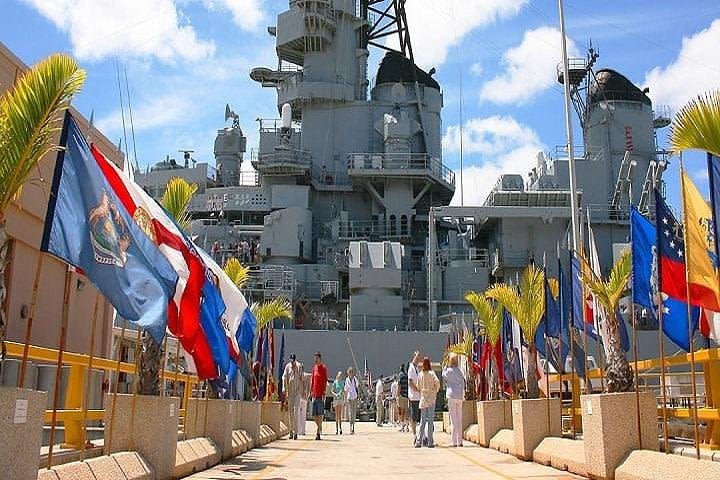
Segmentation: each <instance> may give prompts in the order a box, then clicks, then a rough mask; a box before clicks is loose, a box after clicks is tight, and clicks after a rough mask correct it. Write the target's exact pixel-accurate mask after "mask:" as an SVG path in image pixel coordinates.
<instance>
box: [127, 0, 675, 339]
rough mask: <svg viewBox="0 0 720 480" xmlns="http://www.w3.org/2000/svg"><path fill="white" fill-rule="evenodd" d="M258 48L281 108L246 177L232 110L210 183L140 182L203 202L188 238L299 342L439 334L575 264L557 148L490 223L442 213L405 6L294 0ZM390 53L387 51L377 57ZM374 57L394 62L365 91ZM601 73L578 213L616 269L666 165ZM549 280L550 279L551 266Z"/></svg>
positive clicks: (433, 101)
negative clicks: (273, 303)
mask: <svg viewBox="0 0 720 480" xmlns="http://www.w3.org/2000/svg"><path fill="white" fill-rule="evenodd" d="M268 32H269V33H270V35H271V36H273V37H274V38H275V42H276V52H277V56H278V64H277V66H276V67H275V68H267V67H257V68H254V69H252V71H251V72H250V77H251V78H252V79H253V80H255V81H257V82H258V83H260V84H261V86H263V87H267V88H274V89H275V90H276V92H277V108H278V113H279V116H280V118H278V119H269V120H268V119H259V120H258V126H259V144H258V146H257V147H255V148H251V150H250V162H251V163H252V166H253V167H254V169H255V172H252V173H251V174H247V173H246V172H244V171H243V169H242V168H241V162H242V161H243V157H244V154H245V153H246V152H247V148H246V137H245V135H244V134H243V132H242V130H241V128H240V126H239V122H238V116H237V115H236V114H235V113H234V112H233V111H232V110H231V109H230V108H229V107H228V108H227V109H226V115H225V117H226V120H232V125H231V126H228V127H226V128H223V129H221V130H219V131H218V135H217V138H216V140H215V148H214V151H215V157H216V167H217V168H216V169H213V168H212V167H210V166H209V165H207V164H204V163H201V164H197V165H190V162H192V158H191V156H190V155H189V154H188V153H186V154H185V161H184V162H182V165H181V164H178V162H175V161H172V160H170V159H168V160H166V161H164V162H161V163H160V164H158V165H156V166H155V167H154V168H153V169H152V170H151V171H148V172H146V173H144V174H138V175H137V176H136V181H138V182H139V183H140V184H141V185H143V186H144V187H145V188H147V189H148V191H149V192H150V193H151V194H153V195H155V196H158V197H159V196H160V195H161V194H162V191H163V188H164V185H165V183H166V182H167V180H168V179H169V178H171V177H173V176H183V177H184V178H186V179H187V180H189V181H192V182H195V183H197V184H198V185H199V193H198V195H197V198H196V199H195V201H194V204H193V205H192V210H193V217H194V218H195V221H194V222H193V235H194V236H196V241H197V242H198V243H199V244H200V245H203V246H204V247H205V249H206V250H208V251H211V252H212V253H213V254H214V255H216V256H219V257H220V258H219V260H221V261H222V257H227V256H228V255H238V256H242V255H243V253H242V249H243V243H244V242H246V243H248V244H250V245H251V252H252V253H251V255H249V256H248V255H247V254H245V255H244V258H246V259H249V261H250V263H251V266H252V274H251V281H250V284H249V286H248V290H247V294H248V296H249V297H251V298H252V299H254V300H257V299H261V298H264V297H272V296H275V295H285V296H287V297H289V298H292V300H293V303H294V305H295V318H296V323H295V326H296V328H341V329H345V328H347V329H352V330H370V329H378V330H394V329H397V330H425V329H433V330H436V329H438V328H440V326H441V324H442V323H443V322H446V321H447V320H448V319H452V318H453V317H455V316H457V315H458V314H460V315H462V314H463V312H469V310H468V306H467V305H466V304H465V302H464V300H463V295H464V293H465V292H466V291H467V290H470V289H473V290H483V289H485V288H486V287H487V286H488V285H489V284H491V283H493V282H496V281H500V280H513V279H514V277H515V275H516V273H517V272H518V271H519V270H520V269H521V268H523V267H524V266H525V265H527V264H528V263H530V262H535V263H541V262H542V261H543V254H544V253H548V252H555V251H556V249H557V248H558V245H560V246H561V247H563V248H567V245H566V241H565V239H566V233H567V230H568V224H569V219H570V192H569V178H568V160H567V155H566V153H565V151H566V149H564V148H557V149H555V150H554V151H553V152H550V154H545V153H543V152H539V153H538V156H537V166H536V167H535V168H533V169H532V171H530V172H517V173H513V174H504V175H502V176H501V177H500V179H499V180H498V182H497V184H496V186H495V187H494V188H493V190H492V192H491V193H490V195H489V196H488V198H487V200H486V201H485V204H484V205H482V206H465V207H450V206H449V203H450V200H451V199H452V197H453V194H454V192H455V175H454V173H453V171H452V170H450V169H449V168H448V167H447V166H445V165H444V164H443V161H442V151H441V136H442V126H441V110H442V107H443V94H442V91H441V88H440V85H439V84H438V82H437V81H436V80H435V79H434V78H433V76H432V74H433V73H434V69H431V70H430V71H429V72H425V71H423V70H422V69H420V68H418V67H417V66H415V64H414V61H413V53H412V45H411V43H410V38H409V33H408V28H407V22H406V19H405V12H404V2H402V1H401V2H394V1H373V0H360V1H359V3H357V4H356V2H355V1H354V0H291V1H290V2H289V6H288V9H287V10H285V11H284V12H281V13H280V14H279V15H278V17H277V23H276V26H273V27H269V28H268ZM391 35H392V36H395V37H396V38H397V40H398V44H399V45H400V46H399V48H398V49H397V50H393V49H390V48H389V47H387V45H385V44H384V43H382V42H384V40H383V39H384V37H387V36H391ZM373 47H380V48H383V49H385V50H387V52H386V54H385V56H384V57H383V59H382V61H381V62H380V65H379V68H378V70H377V72H376V74H375V75H374V81H373V82H370V81H369V75H368V72H367V68H368V67H367V65H368V56H369V48H373ZM596 60H597V55H596V53H595V52H594V51H592V50H591V51H590V54H589V55H588V58H587V59H579V60H578V59H574V60H573V62H572V65H571V69H570V71H569V72H570V76H571V83H572V86H573V89H572V91H573V100H574V104H575V106H576V110H577V112H578V115H579V117H580V122H581V125H582V128H583V133H584V142H583V143H584V145H582V146H581V147H580V148H578V149H577V150H578V151H579V153H578V155H577V157H578V159H577V179H578V189H579V191H578V196H579V197H580V200H581V205H582V210H583V214H584V215H585V217H586V219H587V218H589V219H590V220H591V222H592V224H593V227H594V231H595V235H596V237H597V244H598V248H599V256H600V262H601V264H602V265H604V266H609V265H610V264H611V262H612V258H613V245H615V244H619V243H624V242H626V241H627V236H628V232H629V228H628V205H629V201H630V198H632V201H633V203H634V204H635V205H640V207H641V208H648V206H649V201H650V195H649V194H650V192H651V190H652V188H653V187H654V186H658V185H660V177H661V175H662V172H663V170H664V168H665V165H666V161H667V159H666V158H665V154H664V153H663V152H660V156H658V149H657V145H656V143H657V142H656V137H655V134H654V132H655V129H657V128H662V127H664V126H666V125H667V123H668V122H667V121H666V120H669V118H667V117H668V116H669V115H667V114H666V113H665V114H663V113H660V114H658V113H657V112H654V111H653V108H652V104H651V101H650V99H649V97H648V96H647V94H646V92H644V91H642V90H640V89H639V88H638V87H636V86H635V85H633V84H632V83H631V82H630V81H629V80H628V79H627V78H625V77H624V76H623V75H622V74H620V73H618V72H616V71H614V70H610V69H601V70H595V69H594V63H595V61H596ZM561 72H562V71H561ZM559 76H560V79H561V80H562V77H561V76H562V73H560V74H559ZM525 174H527V176H525ZM565 256H567V255H566V254H565ZM553 258H554V257H553ZM548 269H549V271H550V274H551V275H555V274H556V270H557V268H556V265H554V262H548Z"/></svg>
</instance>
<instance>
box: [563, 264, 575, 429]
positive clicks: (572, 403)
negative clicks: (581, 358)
mask: <svg viewBox="0 0 720 480" xmlns="http://www.w3.org/2000/svg"><path fill="white" fill-rule="evenodd" d="M572 274H573V273H572V254H570V292H569V293H570V311H569V312H568V315H570V318H568V322H567V324H568V338H569V339H570V384H569V390H570V429H571V432H572V437H573V440H575V336H574V334H573V325H572V324H573V314H574V306H573V302H574V301H575V300H574V297H575V294H574V293H573V291H572V290H573V289H572V281H573V278H572ZM561 348H562V347H561Z"/></svg>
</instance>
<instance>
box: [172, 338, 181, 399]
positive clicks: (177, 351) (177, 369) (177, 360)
mask: <svg viewBox="0 0 720 480" xmlns="http://www.w3.org/2000/svg"><path fill="white" fill-rule="evenodd" d="M175 342H176V343H175V380H174V381H173V397H177V387H178V377H179V376H180V339H179V338H175Z"/></svg>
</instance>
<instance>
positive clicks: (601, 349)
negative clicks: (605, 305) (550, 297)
mask: <svg viewBox="0 0 720 480" xmlns="http://www.w3.org/2000/svg"><path fill="white" fill-rule="evenodd" d="M631 188H632V187H631ZM630 198H632V194H631V196H630ZM585 212H586V215H587V224H588V243H590V240H592V242H593V243H592V251H591V252H590V255H592V256H593V259H592V263H593V264H595V265H592V264H591V266H590V267H591V268H590V269H591V270H592V273H593V274H595V273H596V272H595V267H596V266H597V268H600V260H599V259H598V258H596V257H597V256H598V255H597V247H596V245H595V233H594V232H593V231H592V229H591V227H590V206H587V207H586V208H585ZM591 235H592V236H591ZM593 252H594V253H593ZM595 260H597V262H596V261H595ZM597 274H598V275H600V274H601V272H597ZM592 301H593V317H594V318H593V325H594V326H595V330H596V331H597V334H598V341H597V342H596V343H595V347H596V349H595V351H596V352H597V355H598V367H599V368H600V391H601V392H604V391H605V345H604V343H603V339H602V333H601V331H600V322H599V321H598V317H599V315H600V309H599V308H597V305H596V304H595V295H592Z"/></svg>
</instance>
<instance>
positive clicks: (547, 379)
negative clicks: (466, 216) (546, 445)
mask: <svg viewBox="0 0 720 480" xmlns="http://www.w3.org/2000/svg"><path fill="white" fill-rule="evenodd" d="M546 285H547V269H546V262H545V253H544V252H543V304H544V306H545V334H544V335H543V337H545V397H546V399H547V423H548V434H550V431H551V430H552V429H551V428H550V346H549V344H548V336H547V333H548V323H549V321H548V315H547V290H546V288H545V286H546ZM533 341H534V339H533Z"/></svg>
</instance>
